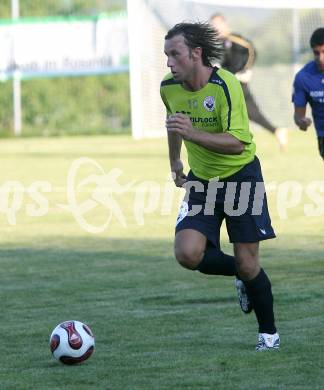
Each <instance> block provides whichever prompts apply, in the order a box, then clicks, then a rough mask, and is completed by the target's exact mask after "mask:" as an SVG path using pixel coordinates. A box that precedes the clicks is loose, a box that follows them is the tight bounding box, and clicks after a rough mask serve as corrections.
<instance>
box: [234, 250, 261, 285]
mask: <svg viewBox="0 0 324 390" xmlns="http://www.w3.org/2000/svg"><path fill="white" fill-rule="evenodd" d="M236 269H237V272H238V274H239V276H240V277H241V278H242V279H243V280H252V279H254V278H255V277H256V275H257V274H258V273H259V270H260V266H259V259H258V256H257V255H255V256H253V255H251V254H250V255H249V256H242V257H236Z"/></svg>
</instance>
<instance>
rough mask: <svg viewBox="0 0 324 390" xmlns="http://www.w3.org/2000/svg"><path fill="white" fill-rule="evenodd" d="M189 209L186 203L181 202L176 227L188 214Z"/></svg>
mask: <svg viewBox="0 0 324 390" xmlns="http://www.w3.org/2000/svg"><path fill="white" fill-rule="evenodd" d="M188 211H189V208H188V203H187V202H182V203H181V206H180V210H179V214H178V218H177V223H176V226H177V225H178V224H179V223H180V222H181V221H182V220H183V219H184V218H185V217H186V215H187V214H188Z"/></svg>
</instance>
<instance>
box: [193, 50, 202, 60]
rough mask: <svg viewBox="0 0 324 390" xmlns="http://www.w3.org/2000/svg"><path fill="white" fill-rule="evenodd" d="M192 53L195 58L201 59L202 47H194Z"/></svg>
mask: <svg viewBox="0 0 324 390" xmlns="http://www.w3.org/2000/svg"><path fill="white" fill-rule="evenodd" d="M191 55H192V58H193V59H194V60H196V61H197V60H199V59H200V58H201V56H202V48H201V47H200V46H198V47H195V48H194V49H192V51H191Z"/></svg>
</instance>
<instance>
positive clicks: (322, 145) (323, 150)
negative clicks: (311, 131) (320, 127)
mask: <svg viewBox="0 0 324 390" xmlns="http://www.w3.org/2000/svg"><path fill="white" fill-rule="evenodd" d="M317 140H318V150H319V152H320V155H321V157H322V159H323V160H324V137H318V138H317Z"/></svg>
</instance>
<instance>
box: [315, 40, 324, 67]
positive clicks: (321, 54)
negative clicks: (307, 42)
mask: <svg viewBox="0 0 324 390" xmlns="http://www.w3.org/2000/svg"><path fill="white" fill-rule="evenodd" d="M313 53H314V59H315V61H316V63H317V65H318V67H319V69H320V71H322V72H324V45H318V46H315V47H313Z"/></svg>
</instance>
